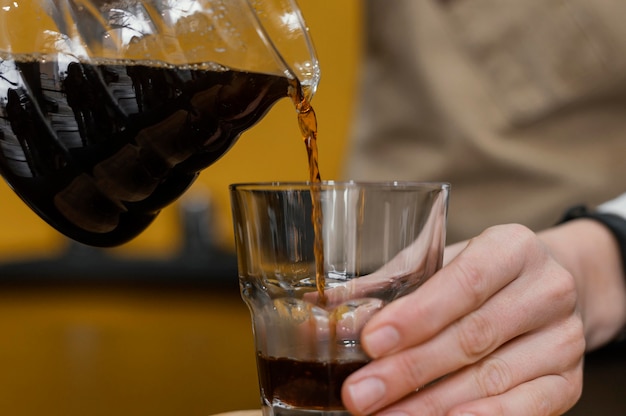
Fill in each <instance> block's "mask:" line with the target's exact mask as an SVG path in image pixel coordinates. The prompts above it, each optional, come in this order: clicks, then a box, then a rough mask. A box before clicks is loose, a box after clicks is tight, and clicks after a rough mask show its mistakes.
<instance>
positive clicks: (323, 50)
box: [0, 0, 360, 416]
mask: <svg viewBox="0 0 626 416" xmlns="http://www.w3.org/2000/svg"><path fill="white" fill-rule="evenodd" d="M359 3H360V0H340V1H315V0H300V5H301V7H302V9H303V13H304V16H305V18H306V19H307V21H308V23H309V25H310V28H311V33H312V36H313V38H314V41H315V43H316V46H317V49H318V54H319V59H320V62H321V66H322V71H323V75H322V82H321V84H320V87H319V90H318V94H317V95H316V96H315V98H314V99H313V105H314V107H315V109H316V112H317V115H318V121H319V150H320V167H321V172H322V175H323V177H324V178H325V179H335V178H338V177H339V175H340V170H341V163H342V160H343V155H344V151H345V145H346V137H347V133H348V129H349V123H350V118H351V112H352V105H353V96H354V90H355V81H356V77H355V73H356V67H357V60H358V55H359V50H360V47H359V39H360V33H359V25H360V4H359ZM307 175H308V173H307V162H306V152H305V149H304V145H303V144H302V142H301V139H300V134H299V132H298V128H297V123H296V114H295V111H294V109H293V107H292V105H291V104H290V102H289V101H288V100H283V101H282V102H280V103H279V104H278V105H277V106H276V107H274V108H273V109H272V111H271V112H270V113H269V114H268V116H267V117H266V118H265V119H264V120H263V121H262V122H261V123H260V124H259V125H257V126H256V127H254V128H253V129H252V130H250V131H249V132H247V133H245V134H244V135H243V136H242V138H241V139H240V142H239V143H238V144H237V145H236V146H235V147H234V148H233V149H232V150H231V152H230V153H228V154H227V155H226V156H225V157H224V158H223V159H222V160H220V161H218V162H217V163H216V164H215V165H214V166H212V167H210V168H209V169H207V170H206V171H205V172H204V173H203V174H202V175H201V178H200V180H199V181H198V182H197V184H196V185H194V187H193V188H192V189H191V193H193V192H200V193H203V192H204V193H206V192H208V193H209V194H210V195H211V197H212V200H213V203H214V205H215V209H216V210H217V213H218V218H217V219H216V221H215V222H214V223H215V224H216V225H215V228H216V229H215V232H216V233H217V234H218V236H219V238H220V241H222V242H223V244H224V245H225V246H231V245H232V226H231V218H230V207H229V202H228V194H227V186H228V184H229V183H232V182H238V181H259V180H305V179H307ZM177 209H178V207H177V206H176V205H175V206H173V207H170V208H168V209H166V210H164V212H163V213H162V214H161V216H160V217H159V218H158V219H157V221H156V222H155V223H154V224H153V225H152V226H151V227H150V228H149V229H148V230H147V231H146V232H145V233H144V234H143V235H141V236H140V237H139V238H137V239H136V240H135V241H133V242H131V243H129V244H127V245H125V246H122V247H120V248H118V249H116V250H115V251H116V253H117V254H119V255H124V256H142V257H145V256H161V255H167V254H169V253H173V252H174V251H175V250H177V248H178V243H179V242H180V239H181V235H180V232H179V229H178V220H179V219H178V214H177ZM65 243H66V240H65V239H64V238H63V237H61V236H60V235H59V234H58V233H57V232H56V231H54V230H53V229H51V228H50V227H49V226H48V225H46V224H45V223H44V222H43V221H42V220H40V219H39V218H38V217H37V216H36V215H35V214H33V213H32V212H31V211H30V210H29V209H27V208H26V206H25V205H24V204H23V203H22V202H21V201H20V200H19V199H18V198H17V197H16V196H15V195H14V194H13V193H12V191H10V189H9V188H8V187H7V186H6V185H5V184H4V183H2V184H0V262H3V261H11V260H17V259H21V258H29V257H42V256H55V255H57V254H59V252H61V251H62V250H63V249H64V247H65ZM2 283H3V281H2V276H0V368H1V369H2V370H1V371H0V414H1V415H5V414H6V415H13V416H32V415H35V414H42V415H46V416H83V415H90V416H98V415H121V416H123V415H148V414H149V415H152V416H171V415H185V416H206V415H209V414H211V413H217V412H223V411H227V410H232V409H241V408H251V407H256V406H258V404H259V402H258V388H257V385H256V369H255V365H254V348H253V345H252V334H251V328H250V321H249V316H248V311H247V308H246V306H245V305H244V304H243V301H242V300H241V298H240V296H239V293H238V292H237V290H236V289H230V290H224V289H222V290H220V291H217V290H215V291H213V290H210V289H208V290H207V289H204V290H202V289H201V288H200V289H199V288H192V289H191V290H188V289H187V290H183V289H180V290H174V291H173V290H172V289H171V288H169V289H168V288H167V287H166V288H165V289H164V288H163V287H155V288H151V289H148V288H147V287H146V286H141V287H127V286H125V285H117V284H110V285H107V284H101V285H99V286H98V285H97V286H89V285H87V286H82V285H78V286H73V285H69V286H68V285H63V286H61V287H56V286H55V285H54V283H52V284H46V285H29V284H26V283H25V284H17V285H4V284H2Z"/></svg>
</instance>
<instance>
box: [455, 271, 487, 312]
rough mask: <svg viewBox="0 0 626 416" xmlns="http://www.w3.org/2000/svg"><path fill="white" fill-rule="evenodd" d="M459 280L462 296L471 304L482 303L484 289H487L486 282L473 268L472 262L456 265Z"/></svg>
mask: <svg viewBox="0 0 626 416" xmlns="http://www.w3.org/2000/svg"><path fill="white" fill-rule="evenodd" d="M458 268H459V274H460V275H459V278H458V282H459V285H460V286H461V290H462V291H463V296H464V297H465V298H467V299H470V301H471V302H472V303H473V304H480V303H482V302H483V301H484V297H485V289H486V288H487V282H486V281H485V279H484V278H483V276H482V273H481V272H480V271H479V269H477V268H476V267H474V263H473V262H465V263H463V264H459V265H458Z"/></svg>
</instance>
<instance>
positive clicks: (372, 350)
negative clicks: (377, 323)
mask: <svg viewBox="0 0 626 416" xmlns="http://www.w3.org/2000/svg"><path fill="white" fill-rule="evenodd" d="M362 342H363V344H365V350H366V351H367V352H368V353H369V354H370V355H371V356H372V358H377V357H380V356H381V355H383V354H385V353H387V352H388V351H391V350H392V349H394V348H395V347H396V346H397V345H398V344H399V343H400V334H399V333H398V331H397V330H396V329H395V328H394V327H391V326H384V327H382V328H380V329H377V330H376V331H374V332H372V333H370V334H367V335H365V336H363V339H362Z"/></svg>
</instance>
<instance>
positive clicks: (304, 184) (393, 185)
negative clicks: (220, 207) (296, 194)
mask: <svg viewBox="0 0 626 416" xmlns="http://www.w3.org/2000/svg"><path fill="white" fill-rule="evenodd" d="M450 186H451V185H450V183H449V182H445V181H408V180H407V181H405V180H396V181H358V180H346V181H334V180H324V181H321V182H311V181H260V182H237V183H232V184H230V185H228V189H229V190H230V191H271V190H289V189H292V190H297V189H305V190H308V189H311V187H313V188H371V189H424V190H438V189H441V190H449V189H450Z"/></svg>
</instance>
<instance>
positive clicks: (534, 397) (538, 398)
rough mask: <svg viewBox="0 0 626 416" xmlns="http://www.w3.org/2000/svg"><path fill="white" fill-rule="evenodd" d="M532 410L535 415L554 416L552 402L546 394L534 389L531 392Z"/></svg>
mask: <svg viewBox="0 0 626 416" xmlns="http://www.w3.org/2000/svg"><path fill="white" fill-rule="evenodd" d="M529 396H530V409H531V414H533V415H546V416H548V415H552V414H554V412H553V411H552V410H553V409H552V401H551V400H550V398H549V397H548V396H546V394H545V392H544V391H542V390H539V389H532V390H531V392H530V395H529Z"/></svg>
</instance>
